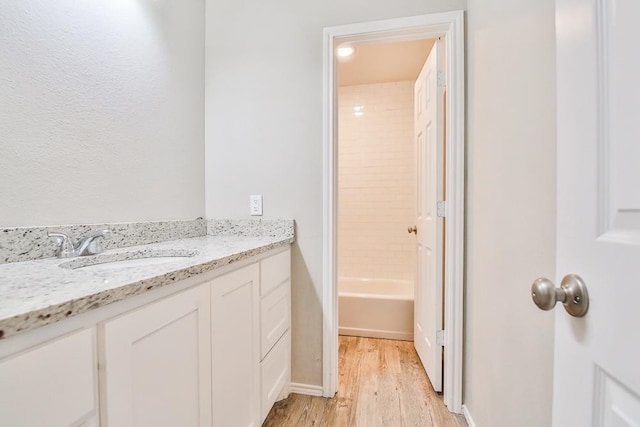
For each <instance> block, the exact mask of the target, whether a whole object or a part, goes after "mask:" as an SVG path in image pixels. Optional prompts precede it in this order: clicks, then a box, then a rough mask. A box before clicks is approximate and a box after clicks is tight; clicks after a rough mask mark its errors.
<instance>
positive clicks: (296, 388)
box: [289, 383, 322, 396]
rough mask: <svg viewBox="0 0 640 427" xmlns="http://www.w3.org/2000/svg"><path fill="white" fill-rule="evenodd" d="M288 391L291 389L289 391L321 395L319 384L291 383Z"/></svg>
mask: <svg viewBox="0 0 640 427" xmlns="http://www.w3.org/2000/svg"><path fill="white" fill-rule="evenodd" d="M289 391H291V393H297V394H306V395H308V396H322V386H321V385H311V384H300V383H291V385H290V386H289Z"/></svg>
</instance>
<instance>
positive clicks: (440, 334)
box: [436, 330, 444, 347]
mask: <svg viewBox="0 0 640 427" xmlns="http://www.w3.org/2000/svg"><path fill="white" fill-rule="evenodd" d="M436 345H439V346H440V347H444V331H443V330H439V331H436Z"/></svg>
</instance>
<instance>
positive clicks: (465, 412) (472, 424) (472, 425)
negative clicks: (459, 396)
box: [462, 405, 476, 427]
mask: <svg viewBox="0 0 640 427" xmlns="http://www.w3.org/2000/svg"><path fill="white" fill-rule="evenodd" d="M462 415H464V419H465V420H467V424H469V427H476V423H475V421H473V418H471V413H470V412H469V408H468V407H467V405H462Z"/></svg>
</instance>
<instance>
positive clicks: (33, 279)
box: [0, 235, 294, 338]
mask: <svg viewBox="0 0 640 427" xmlns="http://www.w3.org/2000/svg"><path fill="white" fill-rule="evenodd" d="M293 240H294V239H293V236H292V235H286V236H283V235H280V236H260V237H242V236H240V237H239V236H203V237H194V238H185V239H180V240H173V241H168V242H160V243H154V244H149V245H143V246H132V247H127V248H120V249H113V250H109V251H105V252H104V253H102V254H100V255H96V256H95V257H80V258H72V259H57V258H48V259H41V260H34V261H25V262H16V263H8V264H2V265H0V338H6V337H9V336H11V335H15V334H17V333H18V332H24V331H28V330H31V329H35V328H38V327H40V326H44V325H47V324H50V323H54V322H57V321H59V320H62V319H65V318H68V317H71V316H75V315H78V314H81V313H85V312H87V311H89V310H92V309H95V308H98V307H102V306H105V305H107V304H111V303H114V302H116V301H121V300H124V299H125V298H128V297H131V296H134V295H139V294H142V293H144V292H147V291H149V290H151V289H155V288H159V287H162V286H166V285H169V284H171V283H174V282H177V281H179V280H182V279H186V278H188V277H191V276H195V275H197V274H201V273H204V272H207V271H211V270H215V269H216V268H220V267H223V266H225V265H228V264H231V263H234V262H237V261H241V260H243V259H247V258H250V257H252V256H255V255H259V254H261V253H264V252H267V251H269V250H271V249H274V248H277V247H281V246H285V245H288V244H290V243H292V242H293ZM122 254H124V255H122ZM145 255H152V256H155V257H159V256H176V255H177V256H180V258H175V259H170V260H168V261H166V262H162V263H157V262H156V263H151V264H149V265H140V263H138V264H134V265H128V266H127V265H126V263H122V265H121V266H118V267H117V268H107V269H100V268H98V269H95V268H86V269H83V268H78V269H73V267H76V268H77V267H81V266H82V265H87V264H93V263H95V261H96V260H95V258H96V257H102V258H105V257H111V258H112V260H113V259H114V258H115V259H132V258H133V259H135V258H139V257H141V256H145ZM165 260H166V258H165ZM64 263H71V264H68V265H67V267H71V268H64V267H60V265H61V264H64ZM73 263H75V264H73Z"/></svg>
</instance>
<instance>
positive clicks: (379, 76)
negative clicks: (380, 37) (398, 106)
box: [338, 39, 435, 86]
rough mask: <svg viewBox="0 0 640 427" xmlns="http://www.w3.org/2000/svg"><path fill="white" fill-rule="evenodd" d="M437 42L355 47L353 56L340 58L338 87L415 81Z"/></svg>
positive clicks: (415, 41)
mask: <svg viewBox="0 0 640 427" xmlns="http://www.w3.org/2000/svg"><path fill="white" fill-rule="evenodd" d="M434 42H435V40H434V39H423V40H411V41H404V42H392V43H375V44H374V43H370V44H354V45H352V46H353V47H354V48H355V52H354V53H353V55H351V56H349V57H347V58H340V57H338V85H339V86H353V85H362V84H372V83H386V82H399V81H406V80H415V79H416V78H417V77H418V73H420V70H421V69H422V66H423V65H424V62H425V60H426V59H427V55H428V54H429V52H430V51H431V48H432V47H433V44H434Z"/></svg>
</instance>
